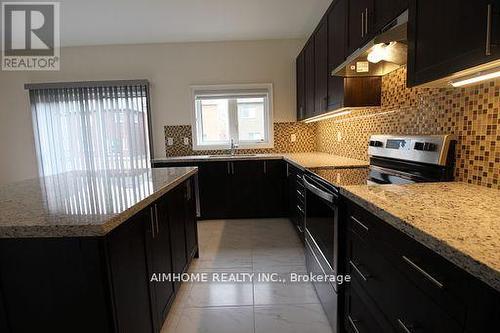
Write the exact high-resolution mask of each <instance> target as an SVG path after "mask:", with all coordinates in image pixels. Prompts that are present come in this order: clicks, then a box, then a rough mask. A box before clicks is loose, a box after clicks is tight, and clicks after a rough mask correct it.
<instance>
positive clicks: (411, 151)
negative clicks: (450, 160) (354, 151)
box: [368, 135, 455, 165]
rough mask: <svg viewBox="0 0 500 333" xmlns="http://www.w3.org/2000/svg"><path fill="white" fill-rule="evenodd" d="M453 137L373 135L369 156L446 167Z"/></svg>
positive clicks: (369, 144) (369, 146)
mask: <svg viewBox="0 0 500 333" xmlns="http://www.w3.org/2000/svg"><path fill="white" fill-rule="evenodd" d="M454 140H455V139H454V136H452V135H424V136H405V135H401V136H395V135H373V136H372V137H371V138H370V141H369V143H368V155H370V156H373V157H385V158H393V159H399V160H405V161H412V162H420V163H427V164H436V165H446V162H447V157H448V151H449V149H450V144H451V142H452V141H454Z"/></svg>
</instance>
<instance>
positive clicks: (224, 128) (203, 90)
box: [193, 84, 274, 150]
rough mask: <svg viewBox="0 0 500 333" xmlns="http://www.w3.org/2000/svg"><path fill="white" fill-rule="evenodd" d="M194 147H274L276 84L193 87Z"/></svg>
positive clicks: (198, 148) (196, 148) (203, 148)
mask: <svg viewBox="0 0 500 333" xmlns="http://www.w3.org/2000/svg"><path fill="white" fill-rule="evenodd" d="M193 102H194V107H193V109H194V117H193V119H194V120H193V138H194V140H193V148H194V149H195V150H212V149H228V148H229V147H230V146H231V140H233V141H234V142H235V143H236V144H238V146H239V147H240V148H272V147H273V144H274V142H273V128H272V124H273V121H272V85H271V84H259V85H238V86H203V87H201V86H196V87H193Z"/></svg>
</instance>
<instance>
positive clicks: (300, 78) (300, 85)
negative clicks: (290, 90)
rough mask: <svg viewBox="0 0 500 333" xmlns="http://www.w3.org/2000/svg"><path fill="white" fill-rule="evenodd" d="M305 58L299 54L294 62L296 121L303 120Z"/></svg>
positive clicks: (304, 109) (302, 53)
mask: <svg viewBox="0 0 500 333" xmlns="http://www.w3.org/2000/svg"><path fill="white" fill-rule="evenodd" d="M305 67H306V65H305V56H304V52H300V54H299V56H298V57H297V60H296V73H297V120H298V121H301V120H304V119H305V116H306V114H305V111H306V106H305Z"/></svg>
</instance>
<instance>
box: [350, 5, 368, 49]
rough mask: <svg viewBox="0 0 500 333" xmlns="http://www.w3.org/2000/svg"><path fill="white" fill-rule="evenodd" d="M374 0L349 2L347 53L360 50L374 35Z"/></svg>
mask: <svg viewBox="0 0 500 333" xmlns="http://www.w3.org/2000/svg"><path fill="white" fill-rule="evenodd" d="M373 8H374V0H349V9H348V22H349V23H348V24H349V32H348V38H347V51H348V52H349V54H350V53H352V52H354V51H355V50H356V49H358V48H360V47H361V46H362V45H363V44H364V43H365V42H366V41H368V39H369V37H370V36H371V34H372V33H373Z"/></svg>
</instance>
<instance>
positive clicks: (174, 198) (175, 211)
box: [167, 186, 187, 290]
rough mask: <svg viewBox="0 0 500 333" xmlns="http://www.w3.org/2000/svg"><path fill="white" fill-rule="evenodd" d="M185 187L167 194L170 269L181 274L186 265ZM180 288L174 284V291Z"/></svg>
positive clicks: (177, 188) (178, 187)
mask: <svg viewBox="0 0 500 333" xmlns="http://www.w3.org/2000/svg"><path fill="white" fill-rule="evenodd" d="M185 191H186V189H185V187H183V186H177V187H176V188H174V189H173V190H171V191H170V192H169V193H167V204H168V220H169V226H170V242H171V244H172V245H171V249H172V267H173V272H174V273H177V274H179V273H183V272H184V269H185V268H186V264H187V256H186V228H185V224H186V223H185V220H186V216H185V215H186V213H185V209H184V205H185V201H184V200H185ZM179 287H180V283H178V282H176V283H175V289H176V290H177V289H178V288H179Z"/></svg>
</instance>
